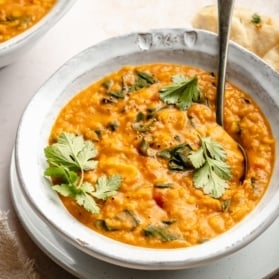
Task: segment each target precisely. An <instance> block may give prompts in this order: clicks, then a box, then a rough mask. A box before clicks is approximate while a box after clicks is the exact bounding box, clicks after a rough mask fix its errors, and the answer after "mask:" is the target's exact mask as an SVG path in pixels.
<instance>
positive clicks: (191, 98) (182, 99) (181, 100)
mask: <svg viewBox="0 0 279 279" xmlns="http://www.w3.org/2000/svg"><path fill="white" fill-rule="evenodd" d="M159 94H160V98H161V100H162V101H163V102H165V103H166V104H171V105H176V106H178V108H179V109H181V110H185V109H187V108H189V107H190V106H191V105H192V103H193V102H198V101H199V99H200V88H199V86H198V78H197V76H195V77H193V78H191V79H189V78H187V77H185V76H183V75H174V76H173V77H172V84H170V85H167V86H164V87H162V88H161V89H160V91H159Z"/></svg>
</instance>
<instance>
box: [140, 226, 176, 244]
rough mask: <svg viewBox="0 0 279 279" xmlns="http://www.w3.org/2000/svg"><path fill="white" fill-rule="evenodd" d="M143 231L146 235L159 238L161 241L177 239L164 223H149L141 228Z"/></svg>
mask: <svg viewBox="0 0 279 279" xmlns="http://www.w3.org/2000/svg"><path fill="white" fill-rule="evenodd" d="M143 233H144V235H145V236H147V237H154V238H159V239H161V240H162V241H163V242H168V241H173V240H177V239H178V237H177V236H176V235H174V234H173V233H171V232H170V230H169V229H168V226H166V225H149V226H147V227H145V228H144V229H143Z"/></svg>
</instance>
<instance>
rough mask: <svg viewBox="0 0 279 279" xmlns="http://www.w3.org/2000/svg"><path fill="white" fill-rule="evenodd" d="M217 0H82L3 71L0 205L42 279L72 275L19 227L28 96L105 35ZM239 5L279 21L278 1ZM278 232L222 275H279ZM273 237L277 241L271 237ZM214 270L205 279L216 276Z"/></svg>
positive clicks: (169, 22)
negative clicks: (17, 168)
mask: <svg viewBox="0 0 279 279" xmlns="http://www.w3.org/2000/svg"><path fill="white" fill-rule="evenodd" d="M216 2H217V0H216ZM216 2H215V1H212V0H208V1H206V0H195V1H190V0H172V1H167V0H148V1H147V0H140V1H139V0H118V1H112V0H102V1H98V0H78V1H77V2H76V4H75V5H74V6H73V7H72V9H71V10H70V11H69V12H68V14H66V15H65V16H64V18H63V19H62V20H61V21H60V22H58V23H57V24H56V25H55V26H54V27H53V28H52V29H51V30H50V31H49V32H48V33H47V34H46V35H45V36H44V37H43V38H42V39H41V40H40V41H39V42H37V43H36V45H34V46H33V47H32V49H30V51H29V52H28V53H27V54H25V55H24V56H23V57H21V59H19V60H18V61H16V62H15V63H13V64H12V65H9V66H7V67H5V68H2V69H0V122H1V129H0V143H1V144H0V154H1V156H0V190H1V195H0V209H1V210H2V211H8V212H9V214H8V216H9V225H10V227H11V229H12V230H13V231H14V232H15V235H16V237H17V239H18V243H19V245H20V247H21V250H22V253H23V254H26V255H27V256H28V257H30V258H31V259H34V260H35V263H36V268H37V270H38V272H39V273H40V275H41V278H47V279H48V278H60V279H62V278H69V279H70V278H74V277H72V275H70V274H69V273H68V272H67V271H65V270H64V269H63V268H61V267H60V266H58V265H57V264H56V263H54V262H53V261H52V260H50V259H49V257H48V256H47V255H46V254H45V253H43V252H42V251H41V249H40V248H39V247H38V246H37V245H36V244H35V243H34V242H33V241H32V240H31V238H30V237H29V236H28V235H27V233H26V232H25V230H24V229H23V227H22V226H21V224H20V222H19V220H18V218H17V216H16V214H15V211H14V209H13V206H12V203H11V197H10V193H9V166H10V158H11V154H12V149H13V145H14V140H15V136H16V130H17V126H18V123H19V120H20V117H21V114H22V112H23V110H24V108H25V106H26V105H27V103H28V101H29V99H30V98H31V97H32V96H33V95H34V94H35V92H36V90H37V89H38V88H39V87H40V85H41V84H42V83H43V82H44V81H45V80H46V79H47V78H48V77H50V76H51V74H52V73H54V72H55V70H56V69H57V68H58V67H60V66H61V65H62V64H63V63H64V62H66V61H67V60H68V59H69V58H71V57H72V56H73V55H75V54H77V53H78V52H80V51H82V50H83V49H85V48H87V47H89V46H91V45H93V44H95V43H97V42H100V41H102V40H104V39H106V38H109V37H112V36H116V35H121V34H125V33H128V32H131V31H145V30H148V29H150V28H152V29H153V28H160V27H190V26H191V23H190V22H191V18H192V17H193V15H194V14H195V13H196V12H197V10H198V9H199V8H200V7H202V6H204V5H208V4H216ZM251 3H253V4H252V5H251ZM235 5H237V6H242V7H248V8H252V9H253V10H255V11H257V12H260V13H263V14H266V15H270V16H273V17H277V18H278V19H279V5H278V1H276V0H275V1H272V0H269V1H262V0H254V1H252V0H239V1H237V0H236V2H235ZM276 232H277V234H276ZM278 235H279V224H278V221H276V222H275V224H273V225H272V226H271V228H270V229H268V231H267V232H265V233H264V234H263V235H262V236H260V238H259V239H257V240H256V241H254V242H253V243H251V244H250V245H249V247H247V248H246V247H245V248H244V249H246V250H244V251H242V255H241V260H240V261H239V262H237V261H235V260H234V261H232V262H231V266H229V265H225V266H224V269H223V270H222V273H223V274H224V276H223V277H220V278H238V279H241V278H243V279H244V278H245V279H246V278H251V279H252V278H263V277H267V276H268V277H269V276H271V275H274V276H275V277H274V278H279V276H278V275H277V276H278V277H277V276H276V275H275V274H276V270H277V272H278V270H279V269H278V268H279V244H278ZM275 236H276V238H277V239H276V240H272V237H275ZM274 244H276V245H277V247H276V246H275V245H274ZM263 253H264V254H263ZM219 268H222V267H219ZM210 270H211V271H212V269H210ZM210 270H209V271H208V272H209V273H207V278H213V277H211V274H210V272H211V271H210ZM192 272H194V271H192ZM200 272H201V273H200V274H201V276H200V277H199V278H205V277H203V276H204V274H205V272H204V270H203V271H200ZM145 274H146V273H145ZM180 274H182V273H180ZM190 274H192V273H189V276H190V277H188V276H187V278H193V277H191V275H190ZM115 276H117V275H115ZM156 276H158V278H159V277H161V276H160V275H159V273H156V275H155V274H154V277H156ZM124 277H125V276H124ZM124 277H123V274H122V277H121V279H125V278H124ZM147 277H148V276H147ZM174 277H175V278H182V277H183V279H184V278H186V274H185V275H184V276H183V275H181V277H179V276H178V275H177V274H176V276H174ZM174 277H173V276H172V275H171V273H169V277H163V278H174ZM0 278H1V274H0ZM100 278H120V277H114V276H109V272H106V271H104V275H103V276H102V277H100ZM126 278H141V276H140V275H137V273H136V271H135V276H134V277H131V276H130V273H129V275H128V273H127V277H126ZM148 278H149V277H148ZM195 278H198V277H195Z"/></svg>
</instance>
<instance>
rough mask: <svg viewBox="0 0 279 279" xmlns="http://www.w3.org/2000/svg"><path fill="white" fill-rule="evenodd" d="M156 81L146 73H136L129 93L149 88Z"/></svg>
mask: <svg viewBox="0 0 279 279" xmlns="http://www.w3.org/2000/svg"><path fill="white" fill-rule="evenodd" d="M155 82H156V80H155V79H154V78H153V77H152V76H151V75H150V74H148V73H146V72H141V71H136V79H135V83H134V85H132V86H130V87H129V91H130V92H131V91H136V90H139V89H141V88H146V87H149V86H150V85H152V84H154V83H155Z"/></svg>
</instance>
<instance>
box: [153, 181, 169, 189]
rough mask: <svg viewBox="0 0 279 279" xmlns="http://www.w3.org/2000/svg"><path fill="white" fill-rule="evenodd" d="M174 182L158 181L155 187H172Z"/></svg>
mask: <svg viewBox="0 0 279 279" xmlns="http://www.w3.org/2000/svg"><path fill="white" fill-rule="evenodd" d="M172 185H173V184H172V183H171V182H165V183H163V182H157V183H155V184H154V187H155V188H159V189H166V188H171V187H172Z"/></svg>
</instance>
